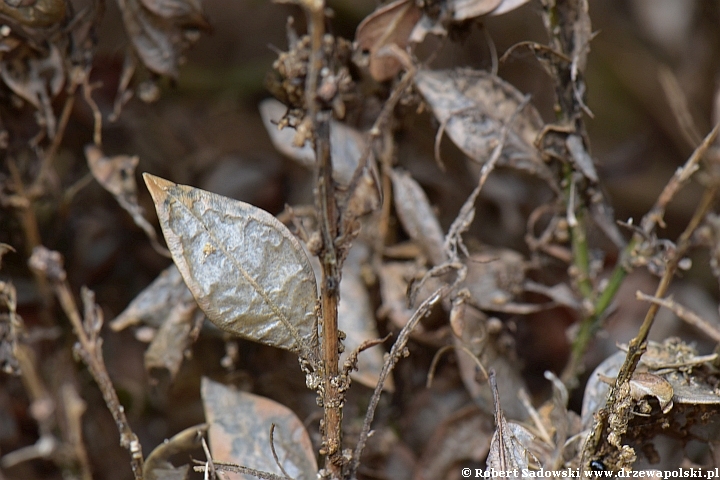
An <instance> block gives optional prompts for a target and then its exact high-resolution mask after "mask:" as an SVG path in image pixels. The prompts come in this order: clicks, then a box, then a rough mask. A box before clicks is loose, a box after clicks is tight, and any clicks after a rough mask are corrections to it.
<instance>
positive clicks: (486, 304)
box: [463, 248, 545, 315]
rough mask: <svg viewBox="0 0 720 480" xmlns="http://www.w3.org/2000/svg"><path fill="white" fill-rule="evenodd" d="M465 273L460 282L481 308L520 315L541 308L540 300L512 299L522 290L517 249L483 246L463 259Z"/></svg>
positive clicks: (522, 264)
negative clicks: (520, 301)
mask: <svg viewBox="0 0 720 480" xmlns="http://www.w3.org/2000/svg"><path fill="white" fill-rule="evenodd" d="M464 263H465V265H466V266H467V276H466V278H465V280H464V281H463V286H464V287H465V288H467V289H468V292H469V293H470V295H471V297H472V303H473V304H474V305H475V306H476V307H479V308H481V309H483V310H489V311H494V312H506V313H514V314H520V315H526V314H529V313H534V312H537V311H539V310H542V309H543V308H545V307H544V306H543V305H540V304H528V303H519V302H517V301H515V299H516V298H518V297H519V296H520V295H521V294H522V293H523V291H524V290H523V282H524V280H525V261H524V259H523V257H522V255H520V254H519V253H517V252H516V251H514V250H510V249H505V248H486V249H484V250H483V251H481V252H478V253H473V254H472V255H471V256H470V257H468V258H466V259H465V260H464Z"/></svg>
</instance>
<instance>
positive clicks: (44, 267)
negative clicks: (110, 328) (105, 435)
mask: <svg viewBox="0 0 720 480" xmlns="http://www.w3.org/2000/svg"><path fill="white" fill-rule="evenodd" d="M28 263H29V265H30V267H31V268H32V269H33V270H35V271H37V272H39V273H41V274H42V275H44V276H45V277H46V278H47V279H48V280H49V281H50V283H51V285H52V287H53V289H54V290H55V294H56V296H57V298H58V300H59V302H60V305H61V306H62V309H63V311H64V312H65V314H66V315H67V317H68V319H69V320H70V323H71V325H72V327H73V331H74V332H75V335H76V336H77V338H78V345H77V349H76V351H77V352H78V354H79V356H80V358H81V359H82V360H83V363H85V365H87V367H88V369H89V370H90V373H91V374H92V376H93V378H94V379H95V382H97V384H98V387H99V388H100V391H101V392H102V395H103V399H104V400H105V403H106V404H107V406H108V409H109V410H110V413H112V416H113V418H114V419H115V423H116V425H117V427H118V430H119V431H120V445H121V446H123V447H124V448H126V449H127V450H128V451H129V452H130V465H131V467H132V471H133V475H134V476H135V479H136V480H142V479H143V454H142V448H141V446H140V441H139V440H138V438H137V435H135V433H134V432H133V431H132V429H131V428H130V424H129V423H128V420H127V417H126V416H125V410H124V409H123V407H122V405H121V404H120V400H119V399H118V396H117V393H116V392H115V388H114V387H113V385H112V381H111V380H110V375H109V374H108V372H107V369H106V368H105V361H104V359H103V356H102V338H100V329H101V328H102V323H103V318H102V312H101V311H100V309H99V308H98V307H97V305H95V294H94V293H93V292H92V291H90V290H88V289H86V288H83V291H82V299H83V304H84V305H85V318H84V320H83V318H82V317H81V316H80V312H79V310H78V308H77V305H76V303H75V299H74V297H73V294H72V292H71V290H70V286H69V285H68V283H67V275H66V273H65V270H64V268H63V265H62V257H61V255H60V254H59V253H58V252H54V251H50V250H48V249H46V248H45V247H42V246H40V247H37V248H35V250H34V251H33V254H32V256H31V257H30V260H29V261H28Z"/></svg>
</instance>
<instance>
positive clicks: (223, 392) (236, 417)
mask: <svg viewBox="0 0 720 480" xmlns="http://www.w3.org/2000/svg"><path fill="white" fill-rule="evenodd" d="M201 395H202V400H203V406H204V409H205V419H206V421H207V423H208V424H209V425H210V429H209V432H208V437H209V440H210V451H211V452H212V456H213V459H214V460H217V461H222V462H229V463H234V464H236V465H240V466H243V467H247V468H252V469H255V470H259V471H263V472H268V473H273V474H276V475H280V476H283V477H284V473H283V472H282V471H280V469H279V468H278V466H277V464H276V463H275V460H274V458H273V453H272V448H271V445H270V442H271V439H270V429H271V428H272V425H275V430H274V434H273V445H274V447H275V452H276V453H277V456H278V459H279V460H280V464H281V465H282V467H283V468H284V469H285V472H287V474H288V475H289V476H290V477H291V478H293V479H297V480H314V479H315V478H316V477H317V462H316V460H315V454H314V452H313V447H312V443H311V442H310V437H309V435H308V433H307V430H305V427H304V426H303V424H302V422H301V421H300V419H298V418H297V416H296V415H295V414H294V413H293V412H292V411H291V410H289V409H288V408H287V407H285V406H283V405H280V404H279V403H277V402H274V401H272V400H270V399H268V398H265V397H260V396H258V395H253V394H251V393H247V392H239V391H236V390H234V389H232V388H230V387H227V386H225V385H223V384H221V383H218V382H214V381H212V380H210V379H209V378H205V377H203V379H202V385H201ZM226 475H227V478H229V479H232V480H245V479H254V478H255V477H253V476H250V475H241V474H238V473H226Z"/></svg>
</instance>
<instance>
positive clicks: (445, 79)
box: [415, 68, 555, 186]
mask: <svg viewBox="0 0 720 480" xmlns="http://www.w3.org/2000/svg"><path fill="white" fill-rule="evenodd" d="M415 85H416V86H417V88H418V90H419V91H420V93H421V94H422V96H423V97H424V98H425V100H426V101H427V103H428V104H429V105H430V107H431V108H432V111H433V113H434V115H435V117H436V118H437V119H438V121H439V122H440V125H441V128H444V131H445V132H447V134H448V136H449V137H450V139H452V141H453V142H454V143H455V145H457V146H458V147H459V148H460V150H462V151H463V152H464V153H465V154H466V155H467V156H468V157H470V158H471V159H472V160H474V161H475V162H478V163H480V164H482V163H484V162H486V161H488V160H489V159H490V157H491V155H492V151H493V149H494V148H495V147H496V146H497V145H498V142H499V141H500V139H501V132H502V130H503V127H505V126H506V125H507V124H508V123H509V122H511V121H512V123H511V124H510V126H509V131H508V135H507V138H506V139H505V144H504V147H503V151H502V155H501V157H500V159H499V161H498V165H500V166H508V167H512V168H516V169H519V170H524V171H527V172H529V173H531V174H533V175H536V176H538V177H540V178H542V179H543V180H545V181H547V182H548V184H549V185H551V186H554V185H555V181H554V179H553V175H552V173H551V172H550V170H549V169H548V167H547V166H546V165H545V163H544V162H543V160H542V158H541V156H540V152H538V150H537V148H535V145H534V142H535V138H536V137H537V135H538V133H539V132H540V130H541V129H542V127H543V122H542V119H541V118H540V114H539V113H538V112H537V110H536V109H535V108H534V107H533V106H532V105H529V104H528V105H525V106H524V107H523V104H524V103H525V97H524V96H523V94H522V93H520V92H519V91H518V90H517V89H516V88H515V87H513V86H512V85H510V84H509V83H507V82H505V81H504V80H502V79H501V78H499V77H497V76H496V75H492V74H490V73H487V72H481V71H476V70H471V69H465V68H460V69H456V70H440V71H431V70H420V71H418V72H417V74H416V76H415Z"/></svg>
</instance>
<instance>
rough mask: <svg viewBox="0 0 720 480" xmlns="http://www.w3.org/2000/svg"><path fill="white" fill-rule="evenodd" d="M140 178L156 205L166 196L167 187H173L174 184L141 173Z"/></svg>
mask: <svg viewBox="0 0 720 480" xmlns="http://www.w3.org/2000/svg"><path fill="white" fill-rule="evenodd" d="M142 176H143V180H145V185H146V186H147V189H148V191H149V192H150V195H151V196H152V198H153V200H154V201H155V202H156V203H157V202H159V201H160V200H161V199H162V198H164V197H165V196H166V195H167V189H168V187H173V186H175V184H174V183H173V182H171V181H170V180H165V179H164V178H160V177H157V176H155V175H152V174H150V173H147V172H145V173H143V174H142Z"/></svg>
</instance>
